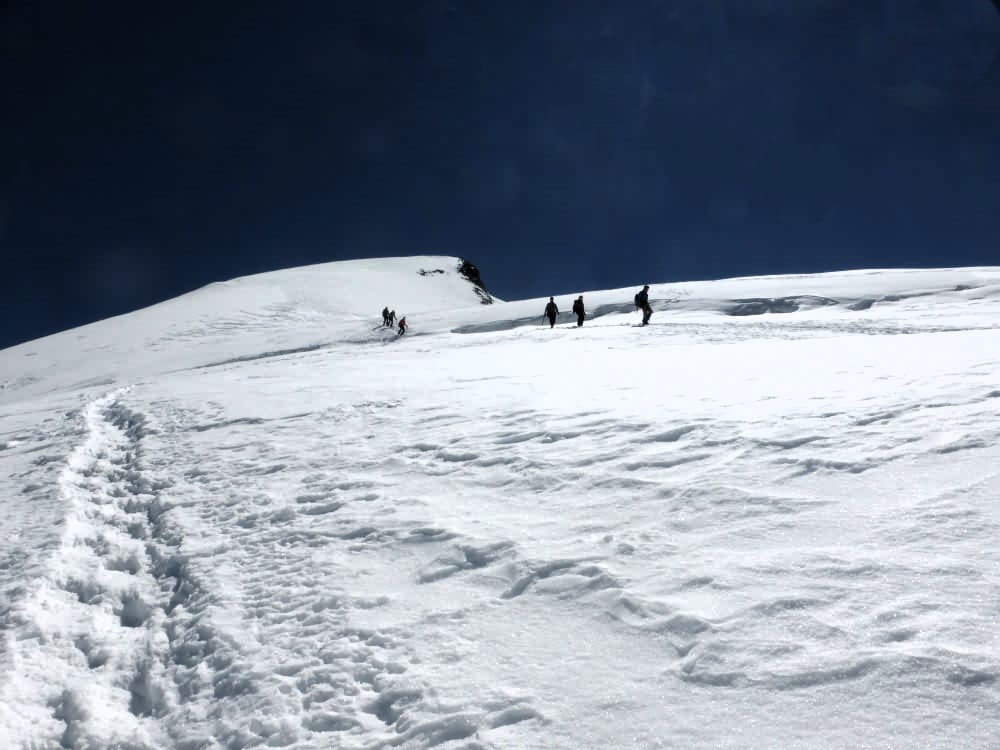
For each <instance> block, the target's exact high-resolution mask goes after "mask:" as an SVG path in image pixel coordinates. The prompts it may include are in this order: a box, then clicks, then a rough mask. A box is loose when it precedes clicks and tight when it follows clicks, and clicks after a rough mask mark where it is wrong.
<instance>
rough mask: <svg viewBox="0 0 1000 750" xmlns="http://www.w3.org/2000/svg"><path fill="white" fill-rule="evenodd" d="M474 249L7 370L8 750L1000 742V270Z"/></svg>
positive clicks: (312, 284)
mask: <svg viewBox="0 0 1000 750" xmlns="http://www.w3.org/2000/svg"><path fill="white" fill-rule="evenodd" d="M453 260H454V259H440V258H431V259H428V258H413V259H386V260H383V261H366V262H357V263H355V264H332V265H331V266H329V267H319V268H318V269H314V271H313V272H312V273H311V274H310V273H309V272H307V271H306V270H302V269H299V270H293V271H288V272H279V273H275V274H270V275H266V276H264V277H251V278H250V279H246V280H239V281H237V282H231V283H229V284H225V285H217V286H214V287H209V288H207V289H205V290H202V291H201V292H198V293H196V294H195V295H194V297H193V298H192V299H190V300H188V302H187V303H186V304H184V303H181V302H180V301H178V302H176V303H166V304H165V305H163V306H158V307H156V308H150V309H149V310H146V311H142V312H140V313H136V314H135V316H136V317H132V316H126V317H125V318H123V319H116V320H114V321H108V322H105V323H101V324H95V325H93V326H89V327H87V328H83V329H78V330H76V331H70V332H67V333H64V334H60V335H59V336H56V337H50V338H49V339H43V340H40V341H38V342H32V343H30V344H25V345H23V346H20V347H16V348H14V349H9V350H6V351H5V352H2V353H0V373H2V375H0V377H2V380H3V384H4V389H3V390H2V391H0V468H2V469H3V471H2V474H0V491H2V497H3V500H4V511H5V512H4V514H3V520H2V521H0V524H2V525H0V535H2V538H3V540H4V544H3V546H2V547H0V587H2V588H0V597H2V598H0V623H2V628H3V646H2V651H0V670H2V671H0V746H2V747H5V748H6V747H10V748H46V749H47V748H59V747H65V748H77V749H80V750H82V749H84V748H88V749H89V748H109V747H116V748H127V749H129V750H139V749H146V748H183V749H185V750H194V749H195V748H249V747H288V748H353V749H359V750H361V749H363V750H369V749H372V748H397V747H398V748H427V747H439V748H449V749H451V750H481V749H484V748H567V749H570V748H612V747H614V748H653V747H665V748H688V747H712V748H716V747H730V748H743V747H783V748H859V747H935V748H946V747H947V748H951V747H963V748H990V747H996V746H998V744H1000V684H998V677H1000V635H998V630H997V628H996V623H997V621H998V618H1000V551H998V546H997V543H996V540H997V538H998V535H1000V448H998V447H997V445H998V439H1000V375H998V372H1000V270H998V269H956V270H941V271H871V272H851V273H840V274H828V275H820V276H798V277H768V278H756V279H734V280H728V281H720V282H697V283H690V284H671V285H662V286H653V288H652V294H651V301H652V304H653V307H654V310H655V312H654V315H653V318H652V324H651V325H650V326H649V327H648V328H639V327H637V324H638V319H637V317H638V316H637V314H636V313H635V312H634V311H633V306H632V305H631V296H632V294H633V293H634V291H635V290H634V289H629V290H615V291H607V292H585V299H586V301H587V304H588V309H589V310H590V311H591V314H592V317H591V318H590V319H589V320H588V321H587V323H586V324H585V326H584V327H583V328H582V329H577V328H576V325H575V320H574V321H572V322H571V321H570V319H569V318H570V316H568V315H567V316H566V319H565V320H561V321H560V323H559V324H558V325H557V326H556V329H555V330H549V328H548V325H547V323H546V324H545V325H544V326H543V325H542V321H541V315H542V308H543V307H544V302H545V300H532V301H529V302H508V303H497V304H494V305H490V306H483V305H481V304H480V299H479V296H478V295H477V293H476V292H475V290H474V287H473V286H472V285H471V284H469V283H468V282H466V281H465V280H464V279H462V278H461V276H460V275H458V274H457V273H455V272H454V271H453V270H452V269H453V267H454V266H456V265H457V262H456V263H453V262H452V261H453ZM429 268H433V269H437V268H444V269H447V271H448V272H447V273H423V274H421V273H420V271H421V270H426V269H429ZM373 279H377V280H378V281H377V283H376V282H375V281H373ZM637 281H638V282H640V284H641V283H644V282H645V280H637ZM366 284H367V285H369V287H372V286H374V287H377V288H367V289H366V288H365V285H366ZM387 287H391V288H393V289H396V290H397V292H396V294H397V297H396V298H395V299H391V298H390V297H391V295H390V294H387V293H383V292H384V290H385V289H386V288H387ZM637 287H638V285H637ZM261 290H269V292H268V293H267V294H262V292H261ZM575 296H576V295H575V294H573V295H567V296H566V302H567V303H568V302H569V301H570V300H572V298H573V297H575ZM345 300H346V301H345ZM558 301H560V299H559V298H557V302H558ZM370 303H371V304H370ZM390 303H391V304H392V305H393V306H394V307H395V308H396V309H397V310H398V311H399V312H401V313H402V314H407V315H408V319H409V321H410V322H411V324H412V326H413V327H412V330H411V334H412V335H410V334H408V335H407V336H405V337H402V338H398V337H396V336H395V335H394V334H393V333H392V332H390V331H388V330H383V329H380V328H379V327H378V325H377V324H378V311H379V310H380V309H381V307H382V306H383V305H386V304H390ZM561 306H562V307H568V304H563V305H561ZM146 352H150V354H149V355H148V356H146Z"/></svg>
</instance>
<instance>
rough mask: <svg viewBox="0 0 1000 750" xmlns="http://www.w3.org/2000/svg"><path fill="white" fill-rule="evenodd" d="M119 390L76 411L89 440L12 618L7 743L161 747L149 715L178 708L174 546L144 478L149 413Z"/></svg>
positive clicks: (67, 478) (62, 485) (68, 476)
mask: <svg viewBox="0 0 1000 750" xmlns="http://www.w3.org/2000/svg"><path fill="white" fill-rule="evenodd" d="M126 392H127V389H121V390H117V391H114V392H112V393H110V394H108V395H106V396H104V397H102V398H99V399H97V400H95V401H93V402H91V403H89V404H87V406H85V407H84V409H83V410H82V417H83V420H84V423H85V426H86V434H87V437H86V439H85V440H84V442H83V443H82V444H80V445H79V446H78V447H77V448H76V449H75V450H74V451H73V453H72V454H71V455H70V457H69V460H68V462H67V465H66V467H65V468H64V470H63V471H62V473H61V475H60V477H59V482H58V486H59V493H60V495H61V496H62V497H63V499H64V500H65V502H66V506H67V507H66V515H65V527H64V530H63V535H62V544H61V546H60V548H59V551H58V552H57V553H56V555H55V557H54V559H53V560H52V562H51V565H50V570H49V573H48V574H47V575H46V576H45V577H44V578H43V579H42V580H41V581H40V582H39V586H38V590H37V591H36V592H35V594H34V595H33V596H31V597H29V598H28V599H27V600H26V601H25V603H24V606H23V607H22V608H21V610H20V611H19V612H18V614H17V616H16V618H15V620H14V621H13V623H12V624H13V625H14V626H15V628H16V630H17V631H18V632H16V633H15V635H14V638H13V639H12V641H13V646H14V647H13V649H12V658H13V664H14V675H13V676H14V680H15V681H16V683H17V684H16V685H15V686H14V687H11V686H10V685H8V687H7V688H6V689H5V690H4V696H3V697H4V698H5V703H7V704H8V706H9V707H11V713H12V715H11V716H7V715H5V714H6V712H4V713H0V737H3V731H2V730H3V725H4V724H8V722H9V729H10V731H11V732H13V736H10V737H9V739H10V740H11V742H10V746H12V747H17V746H27V743H28V742H30V741H31V740H32V739H33V740H35V741H37V740H38V738H39V737H45V738H46V744H45V746H46V747H48V746H61V747H64V748H79V749H80V750H82V749H83V748H93V747H119V748H123V749H127V750H145V749H146V748H156V747H163V746H164V744H165V742H164V740H165V738H164V737H163V736H162V734H161V730H160V728H159V727H158V726H157V722H156V719H155V717H159V716H163V715H164V714H166V713H168V712H169V711H170V710H171V707H172V706H173V705H176V697H175V693H176V690H175V688H174V687H173V685H172V681H171V680H170V679H169V678H168V677H167V671H166V670H167V665H168V664H169V661H170V659H169V646H170V644H169V639H168V637H167V634H166V628H165V622H166V618H167V616H168V615H167V610H168V609H170V607H171V605H172V603H173V600H174V598H175V592H176V590H177V589H179V588H180V587H181V586H180V576H179V575H178V574H177V570H178V569H179V566H178V563H177V560H176V557H175V555H174V550H176V549H177V547H178V546H179V545H178V540H177V539H176V538H175V537H173V536H172V535H171V534H170V533H169V531H168V530H167V528H166V526H165V524H164V523H162V522H161V516H162V514H163V511H162V507H161V506H160V503H159V499H158V492H159V490H160V489H162V487H157V486H154V485H152V484H151V483H150V482H148V481H147V480H146V479H145V478H144V477H143V474H142V471H141V467H140V459H141V455H142V449H141V441H142V438H143V436H144V435H145V431H146V420H145V418H144V417H143V415H141V414H138V413H135V412H133V411H131V410H129V409H128V408H127V407H126V406H124V405H123V404H122V403H121V401H120V400H119V399H120V398H121V397H122V396H123V395H124V394H125V393H126ZM40 696H44V698H41V699H40ZM6 699H12V701H7V700H6ZM41 700H44V701H45V702H44V704H42V703H41ZM18 703H20V705H18ZM32 725H34V729H33V731H32ZM40 730H41V731H40ZM19 731H21V732H28V731H31V738H30V739H29V737H28V736H25V737H23V738H21V737H19V736H18V732H19ZM19 739H20V740H21V743H22V744H21V745H19V744H18V740H19ZM49 743H51V744H49Z"/></svg>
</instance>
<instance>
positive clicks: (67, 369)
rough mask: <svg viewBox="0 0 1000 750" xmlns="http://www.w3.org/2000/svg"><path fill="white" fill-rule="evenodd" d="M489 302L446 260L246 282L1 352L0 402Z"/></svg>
mask: <svg viewBox="0 0 1000 750" xmlns="http://www.w3.org/2000/svg"><path fill="white" fill-rule="evenodd" d="M493 301H494V298H493V297H492V296H491V295H490V294H489V292H488V291H486V289H485V287H484V286H483V284H482V280H481V279H480V276H479V271H478V269H477V268H476V267H475V266H474V265H472V264H471V263H469V262H468V261H466V260H463V259H461V258H453V257H448V256H413V257H399V258H373V259H366V260H351V261H337V262H333V263H322V264H317V265H311V266H303V267H299V268H289V269H284V270H280V271H272V272H269V273H262V274H256V275H253V276H244V277H241V278H237V279H233V280H230V281H223V282H218V283H214V284H209V285H208V286H205V287H203V288H201V289H198V290H195V291H193V292H190V293H188V294H184V295H182V296H180V297H177V298H175V299H171V300H167V301H165V302H161V303H159V304H156V305H152V306H150V307H147V308H144V309H142V310H137V311H135V312H132V313H128V314H126V315H120V316H117V317H114V318H109V319H107V320H103V321H99V322H96V323H91V324H89V325H85V326H81V327H79V328H75V329H72V330H69V331H63V332H61V333H57V334H54V335H52V336H48V337H45V338H42V339H38V340H37V341H30V342H27V343H25V344H21V345H19V346H15V347H12V348H10V349H7V350H4V351H3V352H0V363H2V366H0V372H2V373H3V376H2V378H0V403H3V402H4V401H5V400H9V399H10V398H12V397H15V398H22V397H24V396H25V395H30V394H37V393H42V392H47V391H49V390H51V389H52V388H53V387H65V388H78V387H90V386H93V387H106V386H111V385H114V384H116V383H125V382H132V381H134V380H136V379H137V378H140V377H147V376H149V375H151V374H156V373H162V372H164V371H165V370H169V369H184V368H189V367H195V366H200V365H201V366H203V365H212V364H219V363H223V362H230V361H233V362H238V361H246V360H252V359H257V358H261V357H264V356H272V355H275V354H284V353H290V352H301V351H311V350H314V349H317V348H320V347H322V346H325V345H327V344H328V343H329V342H330V341H331V340H332V339H334V338H346V339H349V340H359V339H361V340H368V339H371V338H373V337H375V338H381V333H382V332H378V331H376V332H375V333H377V334H379V335H378V336H375V334H374V333H373V331H372V326H373V324H377V323H378V322H379V320H380V311H381V310H382V308H383V307H386V306H388V307H389V309H391V310H395V311H396V313H397V315H398V316H399V317H402V316H405V315H413V314H421V315H422V314H426V313H428V312H430V311H434V310H461V309H464V308H468V307H477V306H482V305H483V304H489V303H492V302H493ZM384 333H389V332H388V331H385V332H384ZM57 363H58V364H57ZM42 381H44V382H42Z"/></svg>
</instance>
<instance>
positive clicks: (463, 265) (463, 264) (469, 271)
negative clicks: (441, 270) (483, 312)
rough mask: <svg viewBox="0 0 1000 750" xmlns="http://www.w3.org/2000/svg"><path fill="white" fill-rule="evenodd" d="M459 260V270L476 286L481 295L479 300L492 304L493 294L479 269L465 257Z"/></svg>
mask: <svg viewBox="0 0 1000 750" xmlns="http://www.w3.org/2000/svg"><path fill="white" fill-rule="evenodd" d="M459 261H460V262H459V264H458V272H459V273H460V274H462V276H464V277H465V278H466V279H468V280H469V281H471V282H472V285H473V286H474V287H476V294H478V295H479V301H480V302H481V303H483V304H484V305H492V304H493V295H491V294H490V293H489V292H488V291H487V290H486V285H485V284H483V279H482V277H481V276H480V275H479V269H478V268H476V267H475V266H474V265H472V264H471V263H469V261H467V260H465V259H464V258H460V259H459Z"/></svg>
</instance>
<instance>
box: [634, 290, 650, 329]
mask: <svg viewBox="0 0 1000 750" xmlns="http://www.w3.org/2000/svg"><path fill="white" fill-rule="evenodd" d="M635 307H636V309H637V310H642V324H643V325H644V326H645V325H649V319H650V317H652V315H653V308H652V307H650V306H649V284H646V286H644V287H643V288H642V291H641V292H638V293H637V294H636V295H635Z"/></svg>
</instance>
